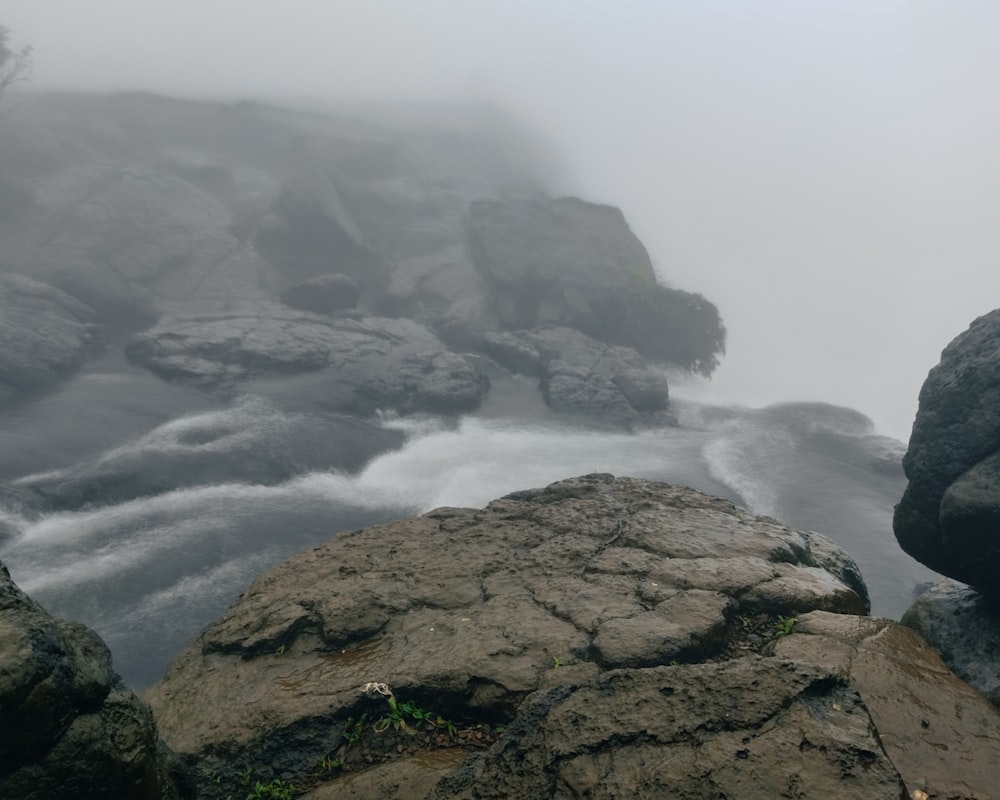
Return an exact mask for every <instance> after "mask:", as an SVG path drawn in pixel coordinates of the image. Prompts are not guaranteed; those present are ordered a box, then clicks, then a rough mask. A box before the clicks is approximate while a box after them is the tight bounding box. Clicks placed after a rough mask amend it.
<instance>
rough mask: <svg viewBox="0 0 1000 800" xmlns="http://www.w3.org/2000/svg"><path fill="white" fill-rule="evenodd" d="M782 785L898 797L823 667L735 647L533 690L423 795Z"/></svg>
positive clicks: (755, 792) (859, 720)
mask: <svg viewBox="0 0 1000 800" xmlns="http://www.w3.org/2000/svg"><path fill="white" fill-rule="evenodd" d="M834 706H836V707H837V708H838V709H839V710H838V711H836V712H832V713H831V712H830V711H829V710H830V709H832V708H833V707H834ZM789 794H790V795H791V796H794V797H800V798H823V797H837V798H857V800H874V798H885V800H890V798H891V800H898V798H900V797H901V796H902V781H901V780H900V777H899V774H898V772H897V771H896V769H895V768H894V766H893V764H892V762H891V761H890V759H889V758H888V757H887V756H886V754H885V752H884V751H883V749H882V747H881V745H880V743H879V741H878V738H877V734H876V731H875V729H874V727H873V726H872V721H871V717H870V715H869V712H868V710H867V708H866V707H865V706H864V704H863V703H862V702H860V701H859V700H858V698H857V695H856V694H855V692H854V691H853V690H852V689H851V688H849V687H848V686H847V685H845V683H844V682H843V681H842V680H841V679H840V678H839V676H838V675H837V674H836V673H834V672H832V671H830V670H828V669H824V668H822V667H818V666H814V665H806V664H800V663H796V662H793V661H787V660H783V659H769V658H760V657H747V658H742V659H737V660H735V661H729V662H725V663H721V664H720V663H711V664H696V665H678V666H674V667H666V666H661V667H655V668H651V669H644V670H613V671H610V672H607V673H604V674H602V675H600V676H598V677H596V678H593V679H591V680H588V681H584V682H581V683H579V684H572V683H571V684H568V685H563V686H559V687H556V688H553V689H550V690H548V691H545V692H538V693H537V694H534V695H532V696H531V697H529V698H528V699H527V700H526V701H525V703H524V704H523V706H522V707H521V710H520V713H519V714H518V716H517V719H516V720H515V721H514V722H513V723H512V724H511V725H510V727H509V728H508V729H507V731H506V732H505V736H503V737H502V738H501V740H500V741H499V742H498V743H497V744H496V745H495V746H494V747H493V748H491V749H490V750H489V751H488V752H486V753H484V754H482V755H478V754H477V755H474V756H472V757H470V758H469V759H468V760H467V761H466V762H465V763H464V764H462V765H461V766H460V767H459V768H457V769H456V770H455V771H454V772H452V773H450V774H449V775H447V776H446V777H445V778H444V779H442V781H441V782H440V783H439V784H438V785H437V786H436V788H435V790H434V791H433V792H431V794H430V795H429V797H432V798H442V799H443V798H503V797H534V798H561V797H591V796H594V797H630V798H632V797H634V798H650V799H652V798H661V797H679V798H702V797H739V798H745V799H746V800H753V799H754V798H760V800H764V799H765V798H768V799H769V798H775V797H781V796H783V795H786V796H787V795H789Z"/></svg>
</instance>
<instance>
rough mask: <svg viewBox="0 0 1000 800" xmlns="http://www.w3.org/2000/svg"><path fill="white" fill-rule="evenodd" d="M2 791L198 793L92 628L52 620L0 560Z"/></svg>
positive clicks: (45, 799) (31, 799)
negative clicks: (112, 662)
mask: <svg viewBox="0 0 1000 800" xmlns="http://www.w3.org/2000/svg"><path fill="white" fill-rule="evenodd" d="M0 715H2V718H3V724H2V725H0V797H9V798H12V799H13V798H17V800H51V798H54V797H73V798H94V800H97V798H109V797H121V798H130V799H133V798H134V800H160V798H178V797H187V796H193V789H192V786H191V785H190V784H189V783H188V781H187V778H186V777H185V774H184V772H183V771H182V770H181V769H180V768H179V765H178V764H177V763H176V761H175V760H174V758H173V755H172V754H171V753H169V752H168V751H167V750H166V749H165V748H163V747H162V745H160V744H159V742H158V739H157V735H156V727H155V725H154V723H153V716H152V714H151V713H150V711H149V708H148V707H147V706H146V705H145V704H144V703H143V702H142V701H140V700H139V699H138V698H137V697H136V696H135V695H134V694H133V693H132V692H131V691H130V690H129V689H128V688H127V687H125V686H124V685H123V684H122V682H121V679H120V678H119V677H118V676H117V675H116V674H115V672H114V670H113V669H112V666H111V655H110V653H109V652H108V649H107V647H106V646H105V645H104V643H103V642H102V641H101V640H100V638H99V637H98V636H97V634H96V633H94V632H93V631H92V630H90V629H89V628H87V627H85V626H83V625H80V624H78V623H74V622H67V621H65V620H61V619H56V618H55V617H52V616H50V615H49V614H48V613H47V612H46V611H45V610H44V609H43V608H42V607H41V606H39V605H38V604H37V603H35V602H34V601H33V600H31V599H30V598H29V597H28V596H27V595H25V594H24V593H23V592H22V591H21V590H20V589H18V587H17V586H16V585H15V584H14V582H13V581H12V580H11V578H10V575H9V573H8V572H7V569H6V568H5V567H4V566H3V565H2V564H0Z"/></svg>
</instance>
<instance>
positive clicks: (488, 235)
mask: <svg viewBox="0 0 1000 800" xmlns="http://www.w3.org/2000/svg"><path fill="white" fill-rule="evenodd" d="M469 220H470V222H469V225H470V229H469V230H470V232H469V240H470V251H471V253H472V254H473V258H474V260H475V263H476V266H477V267H478V269H479V270H480V271H481V272H482V274H483V275H484V276H485V277H486V280H487V283H488V284H489V286H490V287H491V288H492V290H493V296H494V298H495V304H496V309H497V314H498V316H499V319H500V322H501V324H502V325H503V326H504V327H505V328H507V329H523V328H534V327H538V326H542V325H557V326H564V327H570V328H575V329H576V330H579V331H581V332H583V333H585V334H587V335H588V336H591V337H593V338H595V339H597V340H598V341H602V342H609V343H612V344H619V345H625V346H627V347H633V348H635V349H636V350H638V351H639V352H640V353H642V354H643V355H645V356H648V357H651V358H656V359H659V360H666V361H671V362H673V363H676V364H678V365H680V366H682V367H684V368H686V369H693V370H695V371H698V372H702V373H703V374H706V375H708V374H711V372H712V370H713V369H714V368H715V367H716V365H717V364H718V356H719V355H720V354H721V353H723V352H724V351H725V330H724V329H723V328H722V325H721V323H720V321H719V315H718V311H717V309H716V308H715V306H714V305H712V304H711V303H709V302H708V301H707V300H705V299H704V298H703V297H700V296H699V295H694V294H689V293H686V292H678V291H676V290H673V289H668V288H666V287H664V286H660V285H659V284H657V282H656V275H655V273H654V272H653V267H652V264H651V263H650V260H649V255H648V254H647V252H646V249H645V248H644V247H643V246H642V243H641V242H640V241H639V240H638V239H637V238H636V236H635V234H633V233H632V231H631V230H629V227H628V225H627V224H626V223H625V218H624V216H623V215H622V213H621V211H619V210H618V209H616V208H612V207H610V206H601V205H595V204H593V203H587V202H584V201H583V200H578V199H575V198H560V199H556V200H550V199H545V198H523V199H518V200H506V201H488V200H484V201H479V202H475V203H473V204H472V205H471V207H470V209H469Z"/></svg>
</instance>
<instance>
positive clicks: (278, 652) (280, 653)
mask: <svg viewBox="0 0 1000 800" xmlns="http://www.w3.org/2000/svg"><path fill="white" fill-rule="evenodd" d="M274 654H275V655H276V656H283V655H284V654H285V645H281V647H279V648H278V649H277V650H275V651H274Z"/></svg>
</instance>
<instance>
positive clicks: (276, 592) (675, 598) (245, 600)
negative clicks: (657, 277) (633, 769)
mask: <svg viewBox="0 0 1000 800" xmlns="http://www.w3.org/2000/svg"><path fill="white" fill-rule="evenodd" d="M865 608H866V592H865V589H864V584H863V583H862V582H861V580H860V576H859V575H858V573H857V568H856V567H855V566H854V564H853V562H851V561H850V559H849V558H847V557H846V556H845V555H844V554H843V553H842V552H841V551H839V550H838V549H837V548H836V547H835V546H833V545H832V544H831V543H830V542H829V541H828V540H826V539H824V538H823V537H822V536H819V535H817V534H812V533H803V532H800V531H794V530H791V529H789V528H786V527H784V526H782V525H780V524H778V523H777V522H775V521H773V520H770V519H767V518H761V517H754V516H753V515H751V514H749V513H747V512H745V511H742V510H740V509H738V508H736V507H734V506H733V505H732V504H730V503H728V502H726V501H723V500H719V499H717V498H713V497H710V496H707V495H704V494H701V493H698V492H695V491H693V490H690V489H684V488H679V487H673V486H669V485H666V484H657V483H653V482H649V481H643V480H633V479H624V478H622V479H615V478H613V477H611V476H608V475H592V476H588V477H585V478H579V479H574V480H569V481H563V482H560V483H556V484H553V485H551V486H549V487H548V488H546V489H540V490H532V491H526V492H519V493H515V494H513V495H510V496H508V497H506V498H503V499H500V500H497V501H494V502H493V503H491V504H490V505H489V506H487V507H486V508H485V509H481V510H480V509H450V508H445V509H439V510H437V511H433V512H430V513H429V514H426V515H424V516H422V517H418V518H413V519H406V520H401V521H398V522H394V523H390V524H387V525H381V526H376V527H373V528H369V529H366V530H363V531H358V532H354V533H344V534H340V535H338V536H336V537H334V538H333V539H331V540H330V542H328V543H327V544H326V545H323V546H322V547H320V548H316V549H314V550H311V551H308V552H306V553H303V554H301V555H299V556H296V557H294V558H292V559H290V560H289V561H287V562H285V563H284V564H282V565H280V566H279V567H277V568H275V569H274V570H272V571H271V572H269V573H267V574H266V575H264V576H262V577H261V578H260V579H258V580H257V581H256V582H255V583H254V584H253V585H252V586H251V587H250V588H249V589H248V591H247V592H246V593H245V594H244V595H243V596H242V597H241V598H240V600H239V601H238V602H237V603H236V604H234V605H233V606H232V607H231V608H230V610H229V611H228V612H227V613H226V614H225V615H224V616H223V617H222V618H221V619H219V620H218V621H217V622H216V623H215V624H213V625H212V626H210V627H209V628H208V629H206V630H205V631H204V632H203V633H202V634H201V636H199V637H198V639H196V640H195V641H194V642H193V643H192V644H191V645H190V646H189V647H188V648H187V649H186V650H185V651H184V652H183V653H182V654H181V655H180V656H179V657H178V659H177V660H176V661H175V662H174V663H173V665H172V666H171V667H170V669H169V670H168V673H167V675H166V677H165V678H164V680H163V681H162V682H160V683H159V684H157V685H156V686H154V687H153V688H152V689H151V690H150V691H149V693H148V699H149V701H150V703H151V704H152V706H153V708H154V710H155V713H156V715H157V720H158V724H159V725H160V727H161V731H162V735H163V736H164V738H165V741H167V742H168V743H169V744H170V745H171V747H173V748H175V749H176V750H178V751H179V752H180V753H182V754H183V755H184V756H185V757H186V758H187V759H189V760H190V762H191V763H193V764H198V765H199V768H203V769H208V770H209V771H212V772H223V773H225V772H227V771H230V772H231V771H232V765H233V764H238V763H251V762H252V763H267V764H269V765H271V766H272V767H273V769H274V770H275V773H276V774H279V775H299V776H301V775H308V774H310V772H311V770H313V769H314V766H315V763H314V762H315V757H316V754H322V753H327V752H336V751H337V749H338V748H339V747H341V745H342V743H343V739H342V735H343V734H344V733H345V731H347V730H348V718H353V719H355V720H356V719H357V718H358V717H359V716H360V715H361V714H362V713H369V714H377V713H378V709H379V708H384V704H381V705H380V704H377V703H375V704H374V705H373V703H374V701H372V700H370V699H367V698H365V697H364V696H362V694H361V692H360V687H361V686H362V685H363V684H364V683H366V682H369V681H380V682H386V683H388V684H389V685H390V686H391V687H393V689H394V690H395V692H396V695H397V696H398V697H399V698H400V699H407V698H412V699H414V700H415V701H416V702H418V703H419V704H421V705H425V706H429V707H433V708H434V709H436V710H437V711H438V712H439V713H442V714H445V715H448V716H451V717H454V718H456V719H464V720H470V719H478V720H482V721H487V722H490V723H497V722H507V721H509V720H511V719H515V718H518V719H519V718H520V715H521V713H522V712H521V711H520V709H521V707H522V703H523V702H524V700H525V698H526V697H527V696H528V695H529V694H531V693H532V692H534V691H536V690H537V689H538V688H539V687H540V686H544V685H546V682H547V681H551V680H552V677H551V676H552V675H554V674H555V675H558V676H566V678H565V679H566V680H570V678H571V676H576V678H578V679H583V678H586V679H588V680H589V679H591V678H595V679H596V678H599V676H600V675H602V674H604V673H605V672H606V671H613V670H628V671H636V670H637V671H640V672H641V671H643V670H645V669H648V668H652V669H664V668H666V667H665V665H670V664H671V663H675V662H676V663H682V664H687V663H694V662H702V661H716V660H718V661H725V660H726V659H729V658H732V657H733V656H739V655H743V654H744V652H745V651H744V650H743V649H742V648H743V647H747V648H750V647H751V645H750V644H746V642H747V641H748V639H747V629H748V627H749V626H750V625H752V624H753V620H755V619H758V618H760V617H761V616H762V615H763V616H764V617H766V618H768V619H771V620H774V619H776V618H777V617H778V616H779V615H784V616H794V615H796V614H799V613H803V612H805V611H808V610H812V609H824V610H828V611H831V612H838V613H843V614H861V613H864V611H865ZM746 652H749V651H746ZM556 663H559V664H565V665H566V666H560V667H558V668H554V664H556ZM701 669H705V670H713V669H717V670H719V673H720V674H722V673H723V672H724V668H723V667H710V666H707V665H706V666H705V667H702V668H701ZM754 669H757V668H751V667H747V666H743V667H740V670H741V672H740V675H741V676H742V677H740V678H738V679H737V678H734V681H735V680H744V679H746V680H747V681H749V682H750V683H752V680H753V678H752V677H749V678H748V677H747V675H748V674H749V673H746V670H750V671H751V673H753V671H754ZM768 669H771V668H768ZM781 669H783V667H782V668H778V669H777V672H774V670H773V669H772V672H774V675H776V676H780V675H781V674H782V673H781V671H780V670H781ZM759 672H760V674H761V675H762V676H763V675H764V673H765V672H767V670H766V669H765V668H763V667H761V668H760V669H759ZM814 672H815V671H814ZM713 674H714V673H713ZM754 674H756V673H754ZM809 674H810V675H812V676H813V677H810V678H808V679H803V680H804V681H805V682H804V683H803V685H802V686H801V687H800V688H799V689H797V690H795V691H805V687H807V686H808V685H809V683H810V681H813V680H814V679H815V680H818V681H820V682H822V681H825V680H827V678H828V676H826V673H823V672H816V673H815V674H813V672H810V673H809ZM824 676H826V677H824ZM761 679H763V678H761ZM558 680H559V681H562V680H563V678H561V677H560V678H558ZM628 680H633V678H629V679H628ZM634 680H639V678H638V677H636V678H634ZM692 680H694V678H692ZM769 680H770V679H769ZM773 680H775V681H777V682H779V683H783V682H784V678H781V677H775V678H773ZM708 686H717V684H711V683H710V684H708ZM747 691H750V690H749V689H747ZM789 691H792V689H789ZM831 691H833V690H832V689H831ZM837 691H840V690H837ZM836 696H837V697H840V696H841V695H840V694H837V695H836ZM775 702H776V703H777V705H778V706H780V705H781V703H782V702H784V701H778V700H776V701H775ZM621 708H622V710H623V712H624V709H626V708H631V709H632V711H631V712H630V713H632V714H635V715H636V716H635V718H634V720H633V722H632V723H630V724H635V725H640V724H643V725H644V724H646V723H644V722H641V720H643V719H645V716H644V714H643V713H642V712H641V709H640V710H636V709H635V707H634V706H630V705H627V704H626V705H623V706H622V707H621ZM219 709H224V712H221V713H220V711H219ZM765 716H766V715H765ZM859 719H860V717H859ZM859 724H860V723H859ZM862 729H864V730H867V728H865V727H864V725H861V727H860V728H858V730H859V733H858V735H859V736H861V735H862V734H863V732H864V730H862ZM830 735H833V734H832V733H831V734H830ZM497 746H500V742H498V745H497ZM873 752H874V751H873ZM223 754H224V755H223ZM879 758H881V756H879ZM876 760H877V759H876ZM383 774H384V773H383ZM886 774H888V773H886ZM350 780H351V781H356V780H361V779H360V778H358V777H357V776H356V775H355V774H354V773H352V775H351V777H350ZM385 780H387V781H390V783H391V781H392V780H396V778H392V777H387V778H385ZM886 780H889V778H886ZM380 785H381V784H380ZM384 785H385V786H388V785H389V784H388V783H386V784H384ZM525 792H526V793H525V794H521V795H519V796H532V795H531V790H530V789H528V788H526V789H525ZM358 796H360V795H358ZM400 796H424V795H416V794H413V793H409V794H406V793H404V794H401V795H400ZM539 796H546V795H544V794H543V795H539Z"/></svg>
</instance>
